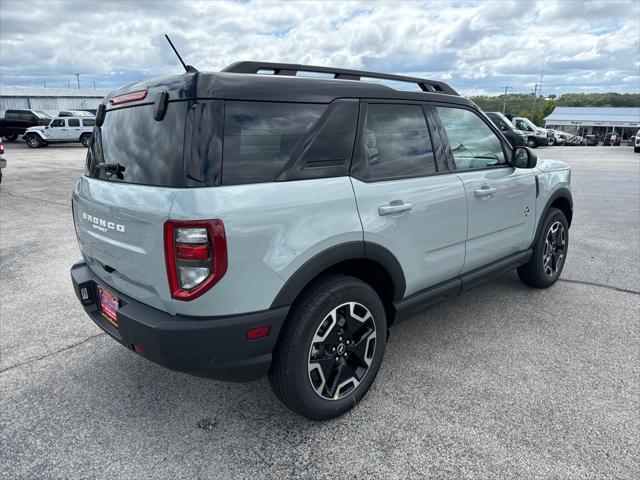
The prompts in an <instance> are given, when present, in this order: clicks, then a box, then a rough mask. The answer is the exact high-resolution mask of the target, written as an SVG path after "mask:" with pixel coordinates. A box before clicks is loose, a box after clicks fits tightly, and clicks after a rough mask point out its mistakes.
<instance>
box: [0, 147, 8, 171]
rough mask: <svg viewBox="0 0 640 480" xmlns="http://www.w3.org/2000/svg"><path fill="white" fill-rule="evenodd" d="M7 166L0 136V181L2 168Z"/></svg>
mask: <svg viewBox="0 0 640 480" xmlns="http://www.w3.org/2000/svg"><path fill="white" fill-rule="evenodd" d="M4 168H7V159H6V158H5V156H4V142H3V141H2V138H0V182H2V170H3V169H4Z"/></svg>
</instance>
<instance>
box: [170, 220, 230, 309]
mask: <svg viewBox="0 0 640 480" xmlns="http://www.w3.org/2000/svg"><path fill="white" fill-rule="evenodd" d="M164 252H165V259H166V263H167V277H168V278H169V288H170V290H171V296H172V297H173V298H175V299H176V300H184V301H188V300H193V299H194V298H197V297H199V296H200V295H202V294H203V293H205V292H206V291H207V290H209V289H210V288H211V287H213V286H214V285H215V284H216V283H217V282H218V281H219V280H220V279H221V278H222V277H223V276H224V274H225V273H226V272H227V239H226V236H225V232H224V224H223V223H222V220H197V221H189V220H187V221H183V220H168V221H167V222H166V223H165V224H164Z"/></svg>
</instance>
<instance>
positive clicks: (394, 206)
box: [378, 200, 413, 217]
mask: <svg viewBox="0 0 640 480" xmlns="http://www.w3.org/2000/svg"><path fill="white" fill-rule="evenodd" d="M412 208H413V204H412V203H408V202H407V203H405V202H403V201H402V200H393V201H391V202H389V205H382V206H380V207H378V215H380V216H381V217H384V216H385V215H393V214H394V213H402V212H408V211H409V210H411V209H412Z"/></svg>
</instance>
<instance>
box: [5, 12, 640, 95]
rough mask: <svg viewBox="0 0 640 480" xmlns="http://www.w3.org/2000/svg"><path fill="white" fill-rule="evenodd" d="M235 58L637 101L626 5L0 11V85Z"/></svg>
mask: <svg viewBox="0 0 640 480" xmlns="http://www.w3.org/2000/svg"><path fill="white" fill-rule="evenodd" d="M165 32H166V33H169V35H170V36H171V37H172V38H173V41H174V43H175V44H176V46H177V47H178V49H179V51H180V52H181V53H182V55H183V57H185V59H187V63H191V64H193V65H194V66H196V67H197V68H198V69H200V70H213V71H215V70H219V69H221V68H223V67H224V66H226V65H228V64H229V63H232V62H234V61H237V60H265V61H281V62H291V63H308V64H315V65H329V66H336V67H345V68H356V69H364V70H376V71H384V72H388V73H396V74H410V75H415V76H425V77H430V78H435V79H443V80H445V81H447V82H449V83H451V84H452V86H454V88H456V89H458V90H459V91H461V92H463V93H465V94H467V95H470V94H476V93H488V94H497V93H499V92H500V91H502V90H503V89H504V85H509V86H510V87H512V90H513V91H514V92H516V93H517V92H520V93H527V92H530V91H532V90H533V88H534V84H535V83H536V82H539V79H540V73H541V70H542V69H544V80H543V87H542V89H543V93H545V94H551V93H555V94H560V93H563V92H579V91H586V92H598V91H617V92H640V1H638V0H621V1H611V0H609V1H604V0H598V1H594V2H588V1H577V2H573V1H571V0H558V1H551V0H549V1H537V2H536V1H499V2H482V3H476V2H470V1H457V2H445V1H437V2H424V1H422V2H418V1H415V2H408V3H399V2H383V1H368V2H362V3H357V2H337V1H327V2H321V1H315V2H293V1H289V2H282V3H280V2H259V1H235V2H214V1H185V2H181V1H171V2H162V1H159V2H155V1H151V0H147V1H129V0H122V1H112V2H110V1H96V2H81V1H62V0H60V1H58V0H43V1H27V0H20V1H14V0H0V40H1V44H0V84H1V85H25V86H42V85H43V82H46V83H47V86H49V87H66V86H67V81H69V80H71V82H75V75H74V74H75V73H76V72H79V73H80V81H81V84H82V85H83V87H84V86H86V87H89V86H91V87H93V82H94V81H95V83H96V85H97V87H98V88H113V87H116V86H119V85H122V84H125V83H129V82H132V81H135V80H140V79H144V78H148V77H154V76H162V75H167V74H173V73H179V72H180V71H181V67H180V65H179V63H178V62H177V59H176V58H175V57H174V55H173V53H172V52H171V50H170V49H169V46H168V45H167V44H166V42H165V40H164V38H163V33H165Z"/></svg>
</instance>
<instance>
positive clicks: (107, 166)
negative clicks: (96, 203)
mask: <svg viewBox="0 0 640 480" xmlns="http://www.w3.org/2000/svg"><path fill="white" fill-rule="evenodd" d="M96 168H97V169H98V170H104V172H105V173H107V174H108V175H107V179H109V178H111V177H112V176H113V175H115V176H116V178H117V179H118V180H124V175H123V174H122V172H124V171H125V170H126V167H125V166H124V165H120V164H119V163H99V164H98V165H96Z"/></svg>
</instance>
